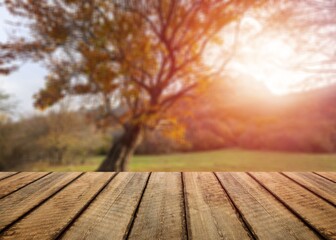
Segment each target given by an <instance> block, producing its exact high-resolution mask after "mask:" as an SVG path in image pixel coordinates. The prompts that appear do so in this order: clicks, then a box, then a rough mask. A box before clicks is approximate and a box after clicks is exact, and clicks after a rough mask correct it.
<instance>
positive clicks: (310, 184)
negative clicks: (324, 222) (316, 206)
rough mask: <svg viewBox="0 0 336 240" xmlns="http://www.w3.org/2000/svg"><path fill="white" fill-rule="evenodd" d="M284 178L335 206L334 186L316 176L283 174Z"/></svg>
mask: <svg viewBox="0 0 336 240" xmlns="http://www.w3.org/2000/svg"><path fill="white" fill-rule="evenodd" d="M284 174H285V175H286V176H288V177H289V178H291V179H292V180H294V181H296V182H298V183H299V184H301V185H302V186H304V187H306V188H307V189H309V190H310V191H312V192H314V193H316V194H317V195H319V196H320V197H322V198H324V199H325V200H327V201H329V202H330V203H331V204H333V205H334V207H335V206H336V184H335V183H333V182H331V181H328V180H327V179H325V178H323V177H320V176H319V175H317V174H313V173H307V172H300V173H299V172H298V173H293V172H285V173H284Z"/></svg>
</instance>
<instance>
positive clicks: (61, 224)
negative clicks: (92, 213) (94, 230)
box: [0, 172, 113, 239]
mask: <svg viewBox="0 0 336 240" xmlns="http://www.w3.org/2000/svg"><path fill="white" fill-rule="evenodd" d="M112 176H113V173H92V172H91V173H86V174H84V175H82V176H81V177H79V178H78V179H76V180H75V181H74V182H72V183H71V184H70V185H68V186H67V187H66V188H64V189H63V190H62V191H60V192H59V193H57V194H56V195H55V196H54V197H52V198H50V199H49V200H48V201H46V202H45V203H44V204H42V205H41V206H40V207H39V208H37V209H36V210H35V211H33V212H31V213H30V214H29V215H27V216H25V217H24V218H23V219H21V220H20V221H19V222H17V223H15V224H14V225H13V226H12V227H11V228H9V229H8V230H7V231H5V232H4V233H3V234H2V235H1V236H0V237H3V238H4V239H54V238H56V237H57V236H58V235H59V234H60V232H61V231H62V230H63V229H64V228H65V227H66V226H67V225H68V224H69V223H71V221H72V220H73V219H74V218H75V217H76V216H77V214H79V213H80V212H81V211H82V210H83V208H84V207H85V206H86V205H87V204H88V203H89V202H90V201H91V200H92V199H93V198H94V197H95V196H96V194H97V193H98V192H99V191H100V190H101V189H102V188H103V187H104V186H105V185H106V183H107V182H108V181H109V180H110V179H111V177H112Z"/></svg>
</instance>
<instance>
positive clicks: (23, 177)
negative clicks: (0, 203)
mask: <svg viewBox="0 0 336 240" xmlns="http://www.w3.org/2000/svg"><path fill="white" fill-rule="evenodd" d="M47 174H48V173H47V172H36V173H35V172H22V173H18V174H15V175H14V176H12V177H9V178H6V179H3V180H2V181H0V199H1V198H3V197H4V196H6V195H8V194H10V193H12V192H14V191H16V190H18V189H20V188H22V187H24V186H26V185H27V184H29V183H31V182H33V181H35V180H37V179H39V178H41V177H43V176H45V175H47Z"/></svg>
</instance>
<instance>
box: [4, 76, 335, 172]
mask: <svg viewBox="0 0 336 240" xmlns="http://www.w3.org/2000/svg"><path fill="white" fill-rule="evenodd" d="M235 84H236V83H235ZM231 87H232V89H231ZM335 93H336V88H335V87H329V88H326V89H324V90H316V91H312V92H307V93H300V94H294V95H288V96H281V97H276V96H272V95H270V93H268V91H267V90H266V89H264V88H263V87H261V86H258V85H249V84H248V83H246V84H245V83H242V84H241V85H240V86H239V87H237V86H234V87H233V86H230V85H227V84H224V83H223V82H220V81H217V82H214V83H213V85H212V86H210V88H209V89H208V90H207V91H206V92H204V93H203V94H202V95H201V96H198V97H197V99H193V100H189V101H188V102H181V103H180V104H178V105H176V106H175V107H174V108H173V110H172V111H173V112H172V116H179V117H178V119H177V121H178V122H179V124H180V125H182V126H184V127H185V134H184V137H183V136H180V137H176V135H175V137H174V138H170V137H167V136H169V134H168V135H167V134H165V133H164V131H162V128H160V127H158V128H157V130H155V131H146V132H145V134H144V141H143V142H142V144H141V145H140V146H139V147H138V149H137V151H136V154H165V153H172V152H186V151H203V150H213V149H220V148H232V147H234V148H245V149H259V150H277V151H297V152H312V153H317V152H336V109H335V107H334V103H335V102H336V94H335ZM166 128H167V126H166ZM168 128H169V125H168ZM168 130H169V129H168ZM118 132H119V133H120V129H119V130H116V129H105V130H101V129H97V126H96V125H95V124H94V123H93V122H92V121H91V120H90V118H88V115H87V112H85V111H77V112H71V111H58V112H50V113H49V114H45V115H39V116H31V117H27V118H23V119H21V120H19V121H2V122H1V121H0V170H8V169H11V168H13V167H15V168H16V169H19V168H18V166H22V168H24V167H25V166H29V165H31V164H34V163H37V162H43V163H48V164H57V165H59V164H76V163H81V162H84V161H85V160H86V159H87V158H88V157H89V156H93V155H106V154H107V152H108V148H109V146H110V143H111V141H112V140H113V136H117V135H118ZM177 136H179V135H177Z"/></svg>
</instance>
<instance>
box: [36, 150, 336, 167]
mask: <svg viewBox="0 0 336 240" xmlns="http://www.w3.org/2000/svg"><path fill="white" fill-rule="evenodd" d="M102 160H103V156H98V157H92V158H90V159H88V160H87V161H86V162H85V164H82V165H69V166H43V165H36V166H35V167H34V168H33V169H30V170H34V171H94V170H95V169H97V167H98V165H99V164H100V162H101V161H102ZM129 171H336V154H303V153H279V152H260V151H246V150H219V151H210V152H197V153H185V154H172V155H158V156H134V157H133V158H132V159H131V161H130V165H129Z"/></svg>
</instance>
